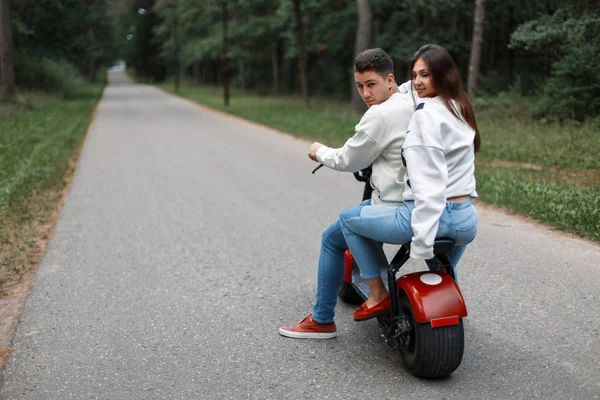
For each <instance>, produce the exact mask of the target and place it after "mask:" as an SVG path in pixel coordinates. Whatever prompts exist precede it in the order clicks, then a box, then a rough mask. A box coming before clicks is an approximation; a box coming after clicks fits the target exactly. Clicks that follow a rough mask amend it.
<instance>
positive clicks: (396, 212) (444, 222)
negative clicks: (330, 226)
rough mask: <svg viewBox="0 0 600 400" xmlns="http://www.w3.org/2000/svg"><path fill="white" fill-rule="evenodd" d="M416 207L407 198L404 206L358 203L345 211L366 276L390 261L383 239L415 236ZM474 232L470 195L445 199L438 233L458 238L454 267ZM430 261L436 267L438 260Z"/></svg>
mask: <svg viewBox="0 0 600 400" xmlns="http://www.w3.org/2000/svg"><path fill="white" fill-rule="evenodd" d="M414 208H415V204H414V201H405V202H404V204H403V205H402V206H380V207H372V206H365V205H359V206H356V207H351V208H348V209H346V210H344V211H342V213H341V215H340V221H341V228H342V232H343V234H344V238H345V240H346V243H347V244H348V247H349V248H350V251H351V252H352V255H353V256H354V260H355V261H356V264H357V265H358V268H359V270H360V275H361V277H362V278H363V279H375V278H378V277H379V276H380V270H381V268H387V267H388V265H389V264H388V261H387V258H386V257H385V254H383V251H381V245H380V243H389V244H404V243H408V242H410V241H411V239H412V237H413V236H414V234H413V230H412V226H411V214H412V211H413V209H414ZM475 235H477V210H475V207H473V205H472V204H471V199H467V200H464V201H460V202H451V201H448V202H446V207H445V208H444V211H443V213H442V216H441V217H440V225H439V228H438V232H437V235H436V237H437V238H450V239H454V241H455V242H456V248H455V250H454V251H453V252H451V253H450V254H449V255H448V256H449V258H450V261H451V262H452V264H453V265H454V267H456V265H457V264H458V261H459V260H460V258H461V256H462V255H463V253H464V251H465V249H466V247H467V244H469V243H471V241H473V239H474V238H475ZM427 264H428V266H429V268H430V269H432V270H437V267H438V264H439V262H438V261H437V260H435V259H433V260H428V261H427Z"/></svg>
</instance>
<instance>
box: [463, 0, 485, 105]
mask: <svg viewBox="0 0 600 400" xmlns="http://www.w3.org/2000/svg"><path fill="white" fill-rule="evenodd" d="M484 3H485V0H475V18H474V21H473V41H472V43H471V58H470V60H469V79H468V86H467V87H468V91H469V96H471V97H474V96H475V94H476V93H477V79H478V78H479V66H480V64H481V47H482V46H483V28H484V25H483V23H484V18H485V5H484Z"/></svg>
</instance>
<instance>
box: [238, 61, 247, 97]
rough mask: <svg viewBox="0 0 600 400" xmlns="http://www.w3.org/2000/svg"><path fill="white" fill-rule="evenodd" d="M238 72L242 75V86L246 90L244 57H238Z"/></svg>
mask: <svg viewBox="0 0 600 400" xmlns="http://www.w3.org/2000/svg"><path fill="white" fill-rule="evenodd" d="M238 74H239V76H240V85H241V87H242V91H243V92H245V91H246V63H245V62H244V60H243V59H241V58H239V59H238Z"/></svg>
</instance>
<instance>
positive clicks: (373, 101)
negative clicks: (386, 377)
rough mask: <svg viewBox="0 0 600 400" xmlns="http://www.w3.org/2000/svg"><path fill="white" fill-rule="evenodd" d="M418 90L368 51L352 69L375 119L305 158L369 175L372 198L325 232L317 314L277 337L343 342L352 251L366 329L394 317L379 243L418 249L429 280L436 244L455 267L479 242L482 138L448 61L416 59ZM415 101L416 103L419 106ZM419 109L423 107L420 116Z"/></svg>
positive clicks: (438, 52)
mask: <svg viewBox="0 0 600 400" xmlns="http://www.w3.org/2000/svg"><path fill="white" fill-rule="evenodd" d="M410 70H411V74H412V80H411V81H409V82H407V83H405V84H403V85H402V86H401V87H400V88H398V86H397V84H396V81H395V78H394V75H393V62H392V60H391V58H390V57H389V56H388V55H387V54H386V53H385V52H384V51H383V50H381V49H369V50H366V51H364V52H362V53H360V54H359V55H358V57H357V58H356V60H355V63H354V76H355V81H356V87H357V90H358V91H359V93H360V96H361V97H362V99H363V100H364V101H365V103H366V104H367V106H369V109H368V110H367V111H366V112H365V114H364V116H363V117H362V118H361V120H360V121H359V123H358V124H357V125H356V128H355V135H354V136H353V137H352V138H350V139H348V141H347V142H346V143H345V144H344V146H343V147H341V148H338V149H332V148H329V147H327V146H325V145H322V144H320V143H316V142H315V143H313V144H312V145H311V146H310V148H309V152H308V156H309V157H310V158H311V159H312V160H313V161H316V162H321V163H322V164H324V165H325V166H327V167H329V168H332V169H335V170H338V171H348V172H355V171H359V170H361V169H364V168H367V167H368V166H369V165H372V175H371V181H370V184H371V186H372V188H373V195H372V197H371V199H370V200H366V201H364V202H362V203H361V204H359V205H358V206H356V207H352V208H348V209H346V210H344V211H342V213H341V214H340V218H339V219H338V220H336V221H335V222H334V223H333V224H332V225H330V226H329V227H328V228H327V229H325V231H324V232H323V235H322V238H321V253H320V256H319V263H318V274H317V292H316V302H315V304H314V307H313V312H312V313H311V314H309V315H308V316H307V317H305V318H304V319H303V320H302V321H300V323H298V324H295V325H286V326H282V327H281V328H279V333H280V334H281V335H283V336H287V337H292V338H311V339H329V338H333V337H335V336H336V334H337V330H336V325H335V322H334V309H335V305H336V302H337V295H338V291H339V288H340V285H341V283H342V280H343V275H344V252H345V251H346V249H348V248H350V251H351V252H352V255H353V256H354V259H355V261H356V263H357V265H358V267H359V270H360V273H361V276H362V277H363V278H364V279H365V280H366V282H367V283H368V285H369V288H370V293H371V295H370V297H369V298H368V299H367V301H366V302H364V303H363V304H362V305H361V306H360V307H359V308H358V309H357V310H356V311H355V312H354V319H355V320H356V321H363V320H367V319H371V318H374V317H377V316H379V315H383V314H385V313H387V312H389V309H390V301H389V297H388V292H387V290H386V288H385V285H384V283H383V280H382V279H381V276H380V272H379V271H380V268H381V267H382V266H387V265H388V261H387V259H386V256H385V254H384V252H383V248H382V243H390V244H403V243H407V242H410V241H412V244H411V250H410V256H411V258H415V259H419V260H426V262H427V264H428V266H429V268H430V269H432V270H437V268H438V262H437V261H435V260H432V259H433V242H434V240H435V238H436V237H445V238H451V239H454V240H455V242H456V248H455V250H454V251H453V252H451V253H450V254H449V257H450V260H451V262H452V263H453V265H454V266H456V264H457V263H458V261H459V260H460V257H461V256H462V254H463V252H464V250H465V248H466V245H467V244H468V243H470V242H471V241H472V240H473V239H474V238H475V235H476V233H477V212H476V210H475V208H474V207H473V206H472V204H471V198H472V197H477V193H476V192H475V177H474V169H475V166H474V161H475V152H477V151H478V150H479V145H480V138H479V132H478V130H477V125H476V123H475V115H474V113H473V109H472V108H471V104H470V102H469V99H468V97H467V95H466V93H465V90H464V88H463V86H462V83H461V79H460V74H459V72H458V69H457V68H456V65H455V64H454V62H453V60H452V58H451V56H450V54H449V53H448V52H447V51H446V50H445V49H444V48H443V47H441V46H438V45H431V44H428V45H425V46H422V47H421V48H420V49H419V51H417V53H416V54H415V56H414V57H413V60H412V62H411V66H410ZM413 90H414V91H416V93H417V96H418V99H416V101H414V98H415V94H414V91H413ZM415 105H416V107H415Z"/></svg>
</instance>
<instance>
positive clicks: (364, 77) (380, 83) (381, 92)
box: [354, 71, 395, 107]
mask: <svg viewBox="0 0 600 400" xmlns="http://www.w3.org/2000/svg"><path fill="white" fill-rule="evenodd" d="M354 81H355V82H356V89H358V93H359V94H360V97H362V99H363V100H364V102H365V103H367V106H368V107H371V106H373V105H375V104H379V103H383V102H384V101H386V100H387V99H388V98H389V97H390V96H391V95H392V87H393V84H394V82H395V80H394V75H392V74H389V75H388V76H387V77H386V78H382V77H381V75H379V74H378V73H377V72H375V71H365V72H355V73H354Z"/></svg>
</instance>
